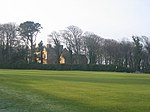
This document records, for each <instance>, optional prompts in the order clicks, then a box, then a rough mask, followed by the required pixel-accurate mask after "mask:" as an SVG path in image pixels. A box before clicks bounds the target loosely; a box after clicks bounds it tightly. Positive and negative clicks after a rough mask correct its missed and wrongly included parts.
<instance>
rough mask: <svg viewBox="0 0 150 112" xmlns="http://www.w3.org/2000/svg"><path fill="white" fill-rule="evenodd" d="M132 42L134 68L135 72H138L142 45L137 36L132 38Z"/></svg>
mask: <svg viewBox="0 0 150 112" xmlns="http://www.w3.org/2000/svg"><path fill="white" fill-rule="evenodd" d="M132 38H133V41H134V49H133V54H134V68H135V70H137V71H140V64H141V59H142V44H141V43H140V37H138V36H132Z"/></svg>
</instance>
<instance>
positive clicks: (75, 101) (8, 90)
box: [0, 70, 150, 112]
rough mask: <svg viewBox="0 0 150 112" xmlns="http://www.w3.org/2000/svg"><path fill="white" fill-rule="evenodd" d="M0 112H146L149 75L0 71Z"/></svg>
mask: <svg viewBox="0 0 150 112" xmlns="http://www.w3.org/2000/svg"><path fill="white" fill-rule="evenodd" d="M0 112H150V75H149V74H128V73H115V72H82V71H40V70H0Z"/></svg>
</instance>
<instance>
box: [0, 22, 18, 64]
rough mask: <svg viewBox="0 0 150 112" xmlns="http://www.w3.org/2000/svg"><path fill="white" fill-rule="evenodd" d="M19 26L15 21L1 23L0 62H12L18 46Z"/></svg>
mask: <svg viewBox="0 0 150 112" xmlns="http://www.w3.org/2000/svg"><path fill="white" fill-rule="evenodd" d="M18 41H19V40H18V38H17V26H16V25H15V24H14V23H7V24H1V25H0V49H1V50H0V52H1V58H0V60H1V61H0V62H1V63H2V62H4V63H11V60H12V56H13V53H14V52H15V48H16V47H17V46H18V45H17V44H18Z"/></svg>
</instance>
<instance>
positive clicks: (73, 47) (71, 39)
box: [63, 25, 83, 64]
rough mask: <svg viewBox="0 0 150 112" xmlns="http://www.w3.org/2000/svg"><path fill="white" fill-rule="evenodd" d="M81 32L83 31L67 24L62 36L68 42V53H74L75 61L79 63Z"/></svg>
mask: <svg viewBox="0 0 150 112" xmlns="http://www.w3.org/2000/svg"><path fill="white" fill-rule="evenodd" d="M82 34H83V31H82V30H81V29H80V28H79V27H77V26H73V25H71V26H68V27H67V29H66V30H64V31H63V37H64V39H65V41H66V43H67V44H68V45H67V46H68V48H69V51H70V53H74V54H75V56H76V57H75V63H76V64H80V54H81V46H82V42H83V41H82Z"/></svg>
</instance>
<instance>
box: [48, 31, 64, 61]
mask: <svg viewBox="0 0 150 112" xmlns="http://www.w3.org/2000/svg"><path fill="white" fill-rule="evenodd" d="M49 37H50V38H49V39H50V40H52V41H53V43H54V50H55V53H56V58H57V63H60V56H61V53H62V50H63V46H62V45H61V35H60V34H59V32H56V31H53V32H51V34H50V35H49Z"/></svg>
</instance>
